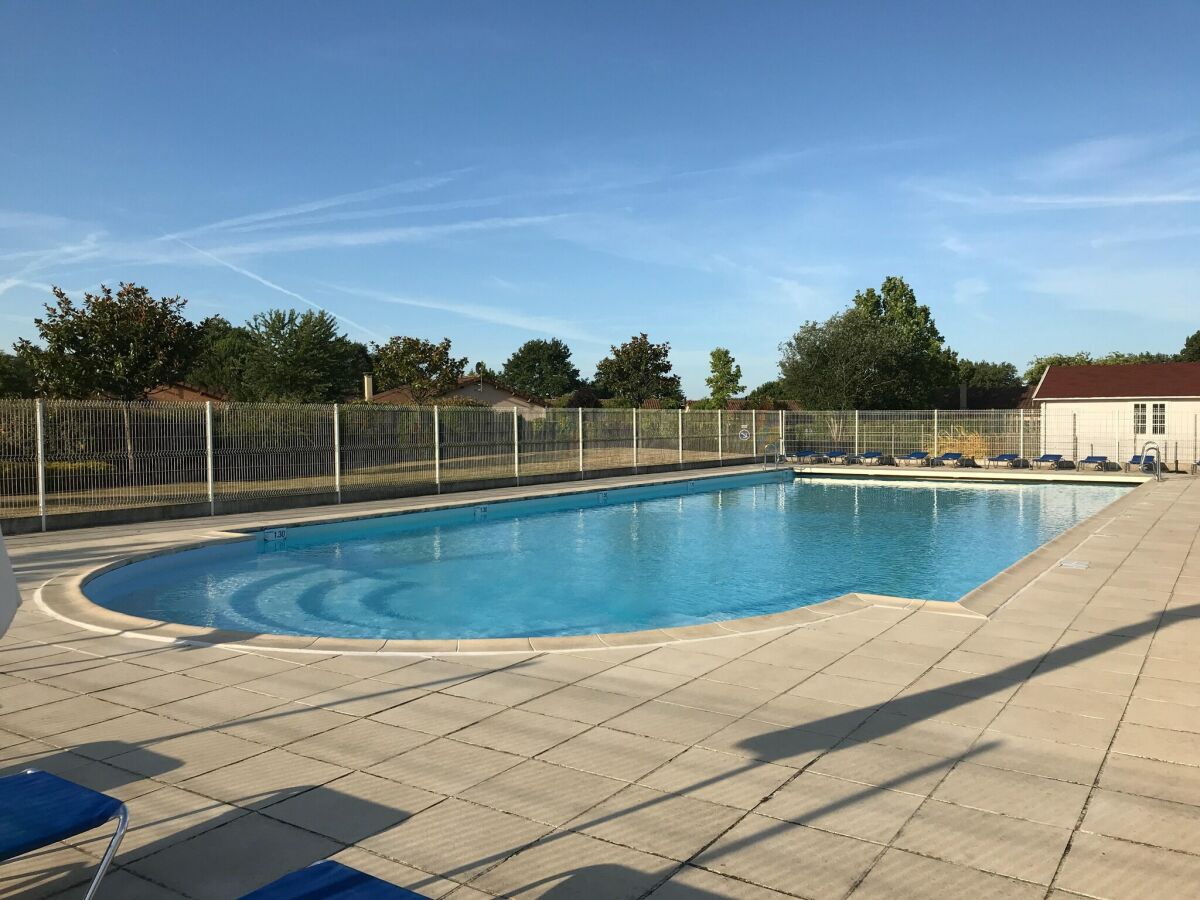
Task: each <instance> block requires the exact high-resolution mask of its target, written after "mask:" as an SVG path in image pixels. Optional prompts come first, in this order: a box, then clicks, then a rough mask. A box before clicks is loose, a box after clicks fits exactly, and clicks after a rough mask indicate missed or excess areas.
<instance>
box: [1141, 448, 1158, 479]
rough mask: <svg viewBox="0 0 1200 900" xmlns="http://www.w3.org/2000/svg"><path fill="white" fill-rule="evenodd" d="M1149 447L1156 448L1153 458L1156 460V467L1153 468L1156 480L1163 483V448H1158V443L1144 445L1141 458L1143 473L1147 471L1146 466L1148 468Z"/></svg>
mask: <svg viewBox="0 0 1200 900" xmlns="http://www.w3.org/2000/svg"><path fill="white" fill-rule="evenodd" d="M1149 447H1153V448H1154V457H1153V459H1154V466H1153V471H1154V480H1155V481H1162V480H1163V478H1162V448H1161V447H1159V446H1158V441H1146V442H1144V443H1143V444H1142V452H1141V454H1140V456H1139V458H1140V459H1141V461H1142V471H1143V472H1145V471H1146V466H1147V463H1146V450H1147V448H1149Z"/></svg>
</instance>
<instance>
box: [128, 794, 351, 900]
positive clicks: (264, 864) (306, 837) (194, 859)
mask: <svg viewBox="0 0 1200 900" xmlns="http://www.w3.org/2000/svg"><path fill="white" fill-rule="evenodd" d="M266 847H269V848H270V852H264V848H266ZM340 849H341V845H339V844H337V843H335V842H334V841H331V840H329V839H328V838H323V837H318V836H317V835H315V834H312V833H311V832H308V831H304V830H302V829H300V828H293V827H292V826H291V825H285V824H283V823H282V822H276V821H275V820H274V819H269V818H267V817H266V816H262V815H259V814H257V813H247V814H246V815H244V816H241V817H239V818H237V819H234V820H233V821H232V822H229V823H227V824H225V825H221V826H220V827H219V828H212V829H209V830H208V831H205V832H203V833H202V834H199V835H197V836H196V837H195V838H193V839H192V840H189V841H184V842H183V843H176V844H172V845H171V846H169V847H166V848H165V849H163V850H160V851H159V852H157V853H153V854H151V855H149V856H145V857H142V858H141V859H138V860H135V861H134V862H133V863H131V864H130V866H129V868H130V869H131V870H132V871H133V873H134V874H136V875H141V876H143V877H145V878H148V879H149V880H151V881H154V882H157V883H159V884H164V885H166V886H167V887H169V888H171V889H172V890H177V891H180V892H182V893H186V895H187V896H190V897H195V898H197V900H227V898H229V897H240V896H241V895H242V894H244V893H247V892H249V891H251V890H254V889H255V888H259V887H262V886H263V885H265V884H268V883H270V882H272V881H274V880H275V879H276V878H279V877H280V876H282V875H286V874H287V873H288V872H291V871H293V870H294V869H299V868H303V867H304V866H307V865H310V864H312V863H314V862H316V861H318V860H321V859H325V858H326V857H328V856H330V855H331V854H333V853H336V852H337V851H338V850H340Z"/></svg>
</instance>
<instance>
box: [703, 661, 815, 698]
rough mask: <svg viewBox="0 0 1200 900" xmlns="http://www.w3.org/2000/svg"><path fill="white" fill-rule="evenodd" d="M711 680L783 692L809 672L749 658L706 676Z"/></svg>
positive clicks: (728, 664)
mask: <svg viewBox="0 0 1200 900" xmlns="http://www.w3.org/2000/svg"><path fill="white" fill-rule="evenodd" d="M704 677H705V678H706V679H707V680H709V681H720V682H722V683H724V684H737V685H741V686H742V687H748V688H760V689H763V690H768V691H774V692H776V693H782V692H783V691H787V690H790V689H791V688H794V687H795V686H796V685H798V684H799V683H800V682H801V681H803V680H804V679H805V678H808V677H809V673H808V672H807V671H805V670H798V669H790V668H787V667H786V666H773V665H769V664H768V663H761V662H754V661H753V660H749V659H735V660H733V661H731V662H727V663H725V665H723V666H720V667H718V668H716V669H713V670H712V671H711V672H709V673H708V674H707V675H705V676H704Z"/></svg>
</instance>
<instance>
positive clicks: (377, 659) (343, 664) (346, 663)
mask: <svg viewBox="0 0 1200 900" xmlns="http://www.w3.org/2000/svg"><path fill="white" fill-rule="evenodd" d="M416 662H419V660H418V659H417V658H414V657H404V656H380V655H374V654H363V655H361V656H335V657H333V658H332V659H324V660H321V661H320V662H317V663H313V664H312V668H314V669H326V670H328V671H330V672H340V673H341V674H343V675H353V676H354V677H355V678H374V677H375V676H376V675H382V674H383V673H385V672H394V671H396V670H397V669H403V668H404V667H405V666H411V665H413V664H414V663H416Z"/></svg>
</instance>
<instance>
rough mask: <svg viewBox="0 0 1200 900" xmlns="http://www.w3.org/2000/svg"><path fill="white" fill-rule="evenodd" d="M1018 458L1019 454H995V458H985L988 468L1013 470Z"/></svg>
mask: <svg viewBox="0 0 1200 900" xmlns="http://www.w3.org/2000/svg"><path fill="white" fill-rule="evenodd" d="M1020 458H1021V457H1020V454H1017V453H997V454H996V455H995V456H989V457H988V458H987V464H988V465H989V466H1008V467H1010V468H1014V469H1015V468H1016V462H1017V460H1019V459H1020Z"/></svg>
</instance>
